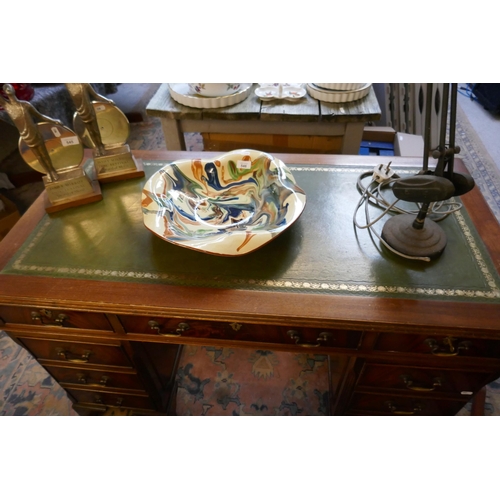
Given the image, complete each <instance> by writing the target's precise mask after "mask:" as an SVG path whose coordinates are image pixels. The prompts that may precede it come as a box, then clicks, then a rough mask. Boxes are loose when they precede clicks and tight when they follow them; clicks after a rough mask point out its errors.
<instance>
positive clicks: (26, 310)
mask: <svg viewBox="0 0 500 500" xmlns="http://www.w3.org/2000/svg"><path fill="white" fill-rule="evenodd" d="M0 318H1V319H2V320H3V322H4V323H17V324H21V325H37V326H40V325H45V326H57V327H66V328H82V329H86V330H108V331H112V330H113V328H112V327H111V325H110V324H109V321H108V319H107V318H106V316H105V315H104V314H101V313H91V312H77V311H66V310H64V309H44V308H37V307H11V306H0Z"/></svg>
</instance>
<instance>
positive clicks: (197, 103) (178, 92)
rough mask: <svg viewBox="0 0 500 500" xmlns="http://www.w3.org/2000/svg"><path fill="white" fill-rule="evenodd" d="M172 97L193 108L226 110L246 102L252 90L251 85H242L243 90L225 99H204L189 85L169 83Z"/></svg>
mask: <svg viewBox="0 0 500 500" xmlns="http://www.w3.org/2000/svg"><path fill="white" fill-rule="evenodd" d="M168 85H169V89H170V95H171V96H172V99H173V100H174V101H177V102H178V103H179V104H184V106H190V107H192V108H205V109H207V108H209V109H214V108H224V107H226V106H232V105H233V104H238V103H239V102H241V101H244V100H245V99H246V98H247V97H248V95H249V94H250V91H251V90H252V84H251V83H242V84H241V90H240V91H238V92H236V93H235V94H231V95H226V96H223V97H203V96H200V95H198V94H195V93H194V92H193V91H192V90H191V89H190V88H189V85H188V84H187V83H169V84H168Z"/></svg>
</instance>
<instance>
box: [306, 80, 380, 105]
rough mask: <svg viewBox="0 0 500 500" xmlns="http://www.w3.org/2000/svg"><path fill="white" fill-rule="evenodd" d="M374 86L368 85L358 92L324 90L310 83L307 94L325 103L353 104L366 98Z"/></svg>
mask: <svg viewBox="0 0 500 500" xmlns="http://www.w3.org/2000/svg"><path fill="white" fill-rule="evenodd" d="M371 86H372V84H371V83H367V84H365V86H364V87H362V88H361V89H358V90H324V89H320V88H319V87H317V86H316V85H315V84H314V83H308V84H307V86H306V88H307V92H308V93H309V95H310V96H311V97H314V99H318V100H319V101H323V102H334V103H339V102H352V101H357V100H358V99H362V98H363V97H366V96H367V95H368V93H369V92H370V88H371Z"/></svg>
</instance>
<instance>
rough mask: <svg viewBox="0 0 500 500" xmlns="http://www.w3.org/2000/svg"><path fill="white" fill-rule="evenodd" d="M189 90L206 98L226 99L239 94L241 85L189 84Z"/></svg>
mask: <svg viewBox="0 0 500 500" xmlns="http://www.w3.org/2000/svg"><path fill="white" fill-rule="evenodd" d="M188 85H189V88H190V89H191V90H192V91H193V92H194V93H195V94H198V95H201V96H204V97H224V96H226V95H231V94H234V93H236V92H238V91H239V90H240V89H241V83H188Z"/></svg>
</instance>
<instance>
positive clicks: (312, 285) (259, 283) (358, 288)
mask: <svg viewBox="0 0 500 500" xmlns="http://www.w3.org/2000/svg"><path fill="white" fill-rule="evenodd" d="M145 163H146V162H145ZM147 163H148V164H158V165H162V166H163V165H165V162H161V161H151V162H147ZM288 168H289V169H290V170H292V171H307V172H315V171H321V172H352V173H357V172H360V173H362V172H365V171H366V168H363V167H352V168H346V167H331V166H326V167H323V166H288ZM394 170H395V171H396V172H400V173H406V174H408V173H412V174H416V173H417V172H418V171H419V170H418V169H412V168H395V169H394ZM452 216H454V217H455V218H456V220H457V222H458V224H459V226H460V228H461V229H462V231H463V234H464V236H465V239H466V241H467V244H468V246H469V249H470V250H471V252H472V255H473V256H474V259H475V261H476V264H477V265H478V267H479V269H480V271H481V273H482V275H483V278H484V280H485V283H486V286H487V287H488V288H489V290H467V289H460V288H431V287H402V286H386V285H353V284H347V283H341V284H338V283H331V282H323V283H321V282H310V281H306V280H303V281H302V280H300V281H298V280H253V279H247V280H243V279H228V280H227V282H226V285H230V286H232V287H235V288H236V287H249V288H252V289H263V290H275V291H279V290H291V291H294V290H295V291H306V292H318V293H328V292H334V293H352V294H363V295H366V294H374V295H377V294H381V295H382V294H385V295H390V294H397V295H408V296H410V295H424V296H428V297H436V298H446V297H449V298H470V299H493V300H495V299H497V300H498V299H500V288H499V285H498V282H497V281H496V280H495V277H494V276H493V274H492V272H491V271H490V269H489V267H488V265H487V263H486V260H485V258H484V255H483V253H482V252H481V250H480V248H479V247H478V245H477V244H476V241H475V238H474V235H473V233H472V231H471V229H470V227H469V225H468V223H467V221H466V220H465V218H464V216H463V214H462V213H461V212H460V211H458V212H455V213H454V214H453V215H452ZM50 223H51V219H50V218H47V219H46V220H45V221H42V223H41V226H40V228H39V229H38V231H37V232H36V234H35V235H34V236H33V238H32V239H31V241H29V242H27V244H26V246H25V247H24V248H21V250H20V254H19V256H18V257H17V258H14V260H13V261H12V264H11V269H12V270H15V271H24V272H34V273H52V274H60V275H64V277H68V278H87V277H94V278H98V279H99V278H100V279H112V278H118V279H123V280H131V281H134V280H149V281H163V282H165V281H172V280H173V279H174V278H175V277H174V276H173V275H171V274H167V273H154V272H134V271H112V270H106V269H84V268H72V267H61V268H57V267H51V266H33V265H25V264H23V260H24V259H25V258H26V256H27V255H28V254H29V253H30V251H31V250H32V249H33V248H34V247H35V246H36V243H37V241H38V240H39V239H40V238H41V237H43V234H44V232H45V231H46V230H47V228H48V227H49V226H50ZM4 272H5V271H4ZM6 273H7V274H8V271H6ZM183 284H186V285H188V286H189V283H183ZM194 284H195V283H192V284H191V285H194ZM196 284H197V285H198V286H209V287H213V284H211V283H208V282H207V283H200V282H199V281H197V283H196Z"/></svg>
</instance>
